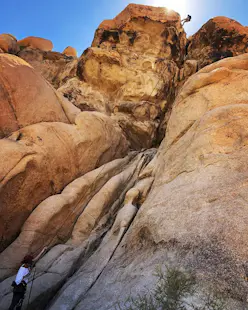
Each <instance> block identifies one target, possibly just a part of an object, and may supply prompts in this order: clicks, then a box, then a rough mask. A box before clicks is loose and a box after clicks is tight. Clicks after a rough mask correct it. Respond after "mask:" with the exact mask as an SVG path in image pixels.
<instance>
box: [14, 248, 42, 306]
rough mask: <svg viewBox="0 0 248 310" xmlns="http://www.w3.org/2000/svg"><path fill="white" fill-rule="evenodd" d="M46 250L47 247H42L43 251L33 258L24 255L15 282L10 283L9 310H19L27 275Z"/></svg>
mask: <svg viewBox="0 0 248 310" xmlns="http://www.w3.org/2000/svg"><path fill="white" fill-rule="evenodd" d="M46 250H47V247H44V248H43V250H42V251H41V252H40V253H39V254H38V255H37V256H36V257H35V258H34V257H33V255H26V256H25V257H24V259H23V261H22V265H21V267H20V268H19V270H18V272H17V275H16V278H15V281H13V282H12V286H13V298H12V301H11V305H10V307H9V310H14V309H16V310H21V308H22V303H23V300H24V297H25V292H26V288H27V283H28V275H29V274H30V272H31V270H32V268H33V267H34V265H35V263H36V262H37V261H38V260H39V259H40V257H41V256H42V255H43V254H44V253H45V252H46Z"/></svg>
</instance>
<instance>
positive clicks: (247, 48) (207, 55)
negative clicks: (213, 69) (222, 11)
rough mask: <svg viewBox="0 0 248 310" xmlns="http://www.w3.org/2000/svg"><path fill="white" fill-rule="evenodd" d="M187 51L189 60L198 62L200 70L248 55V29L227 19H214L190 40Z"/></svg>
mask: <svg viewBox="0 0 248 310" xmlns="http://www.w3.org/2000/svg"><path fill="white" fill-rule="evenodd" d="M187 49H188V55H187V59H195V60H197V61H198V64H199V67H200V68H202V67H204V66H206V65H209V64H211V63H213V62H215V61H218V60H220V59H222V58H226V57H232V56H237V55H240V54H244V53H247V52H248V28H247V27H245V26H242V25H241V24H240V23H238V22H237V21H235V20H233V19H230V18H227V17H223V16H219V17H215V18H212V19H210V20H209V21H208V22H207V23H206V24H204V25H203V26H202V27H201V29H200V30H199V31H198V32H197V33H196V34H194V35H193V36H192V37H191V38H190V40H189V42H188V48H187Z"/></svg>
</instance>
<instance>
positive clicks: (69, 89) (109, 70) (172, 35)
mask: <svg viewBox="0 0 248 310" xmlns="http://www.w3.org/2000/svg"><path fill="white" fill-rule="evenodd" d="M185 45H186V34H185V32H184V30H183V28H182V26H181V19H180V15H179V14H178V13H175V12H173V11H169V10H167V9H165V8H155V7H151V6H144V5H135V4H130V5H128V6H127V7H126V8H125V9H124V10H123V11H122V12H121V13H120V14H119V15H118V16H117V17H115V18H114V19H113V20H111V21H104V22H103V23H101V24H100V25H99V27H98V29H97V30H96V33H95V37H94V40H93V43H92V46H91V47H90V48H88V49H86V50H85V52H84V53H83V55H82V56H81V57H80V58H79V61H78V66H77V76H78V78H79V80H76V79H73V81H70V80H69V81H67V83H66V84H65V85H64V87H62V89H61V90H60V89H59V91H61V92H62V93H63V95H64V96H65V97H67V98H68V99H69V100H71V101H72V102H73V103H74V104H75V105H76V106H77V107H80V108H81V109H82V110H84V109H97V110H99V111H104V110H105V112H106V113H108V114H110V113H112V114H114V115H115V114H116V117H115V119H117V120H118V122H119V124H120V125H121V127H122V128H123V130H124V132H125V133H126V134H127V136H128V138H129V140H130V141H131V143H132V147H133V148H135V149H137V148H140V147H150V146H152V145H155V144H156V143H157V141H158V140H157V138H158V136H159V137H163V135H164V128H162V127H161V128H160V127H159V124H160V122H161V120H162V119H163V118H164V114H165V113H166V111H169V110H170V107H171V104H172V102H173V100H174V96H175V92H176V88H177V87H178V85H179V83H178V82H179V71H180V69H181V68H182V66H183V60H184V52H185ZM191 72H193V70H188V72H187V76H188V75H190V74H191ZM185 75H186V73H185ZM182 76H184V75H183V74H182ZM80 81H81V85H80ZM87 85H88V86H87ZM84 90H87V91H86V92H85V91H84ZM93 93H94V94H96V95H97V102H94V99H93V100H92V94H93ZM99 101H100V102H99ZM103 101H104V102H103ZM142 102H145V106H144V109H142V108H141V105H142ZM99 105H102V106H99ZM135 105H137V109H136V108H135ZM119 106H122V107H124V106H126V107H127V106H128V107H129V108H128V109H125V108H124V109H122V108H120V109H119V108H118V107H119ZM131 106H132V108H130V107H131ZM147 106H150V107H147ZM153 109H155V110H156V117H153V116H151V117H145V119H144V115H143V113H147V111H148V110H151V111H152V110H153ZM120 110H122V111H121V113H120ZM134 111H135V115H134V113H133V112H134ZM138 112H140V114H139V113H138ZM118 118H119V119H118ZM132 125H133V126H132ZM130 128H131V130H130ZM158 133H159V134H158ZM147 135H149V138H147V139H146V137H147ZM159 139H161V138H159ZM136 142H137V143H136Z"/></svg>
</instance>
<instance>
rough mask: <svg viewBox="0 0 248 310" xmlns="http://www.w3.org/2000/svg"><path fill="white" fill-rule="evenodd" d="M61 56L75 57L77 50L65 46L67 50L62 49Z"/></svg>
mask: <svg viewBox="0 0 248 310" xmlns="http://www.w3.org/2000/svg"><path fill="white" fill-rule="evenodd" d="M62 54H65V55H67V56H72V57H77V50H76V49H75V48H74V47H71V46H67V48H65V49H64V51H63V52H62Z"/></svg>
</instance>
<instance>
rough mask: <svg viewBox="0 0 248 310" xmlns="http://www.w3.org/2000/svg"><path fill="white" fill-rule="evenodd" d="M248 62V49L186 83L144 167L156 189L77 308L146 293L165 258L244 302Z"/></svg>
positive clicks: (237, 304)
mask: <svg viewBox="0 0 248 310" xmlns="http://www.w3.org/2000/svg"><path fill="white" fill-rule="evenodd" d="M247 69H248V54H245V55H241V56H238V57H235V58H228V59H225V60H222V61H220V62H218V63H215V64H212V65H210V66H208V67H206V68H204V69H202V70H201V71H199V72H198V73H197V74H196V75H194V76H193V77H191V78H189V80H188V81H187V82H186V84H185V85H184V87H183V88H182V90H181V92H180V94H179V95H178V97H177V99H176V102H175V105H174V107H173V111H172V114H171V117H170V120H169V123H168V128H167V133H166V137H165V139H164V141H163V143H162V145H161V146H160V149H159V152H158V155H157V157H156V158H155V160H154V161H153V162H151V167H153V168H152V169H150V168H149V166H148V167H147V169H146V170H147V171H150V172H152V173H153V174H154V175H155V182H154V184H153V187H152V191H151V192H150V194H149V196H148V198H147V200H146V201H145V202H144V204H143V205H142V207H141V209H140V211H139V212H138V214H137V216H136V217H135V220H134V223H133V226H132V229H130V231H129V233H128V234H127V236H126V239H125V240H123V242H122V245H121V246H120V247H119V250H117V251H116V253H115V255H114V257H113V258H112V263H110V264H109V265H108V267H107V268H106V269H105V270H104V272H103V273H102V275H101V276H100V277H99V279H98V280H97V281H96V283H95V285H94V287H93V288H92V289H91V290H90V291H89V292H88V293H86V294H85V295H84V298H81V302H80V304H78V306H77V307H76V309H84V310H85V309H87V310H88V309H92V308H95V309H114V301H118V299H120V300H125V298H127V297H128V296H129V294H130V291H132V292H133V295H136V294H137V293H138V292H139V293H140V292H141V291H142V288H143V290H144V292H145V286H146V287H147V286H149V282H152V280H151V278H152V276H151V275H152V269H153V270H154V267H155V265H156V264H163V263H164V262H166V263H167V264H172V265H174V266H175V265H176V266H180V268H186V269H187V268H190V269H191V268H193V270H195V271H196V274H197V279H198V281H199V282H198V285H199V286H198V288H200V289H201V288H204V289H206V287H207V288H209V287H212V289H216V290H217V289H218V290H219V291H220V292H221V294H222V296H226V295H227V296H228V297H229V301H228V304H227V306H226V308H225V309H243V308H244V307H245V302H246V295H247V289H246V283H245V282H244V281H243V280H242V278H241V277H240V275H242V274H244V267H245V266H246V261H247V255H248V253H247V248H248V244H247V242H248V240H247V225H248V217H247V212H246V208H247V199H248V197H247V188H246V186H247V128H248V124H247V112H248V105H247V103H248V95H247V86H246V84H247V79H248V71H247ZM223 90H224V91H223ZM145 174H146V171H144V172H143V175H145ZM137 266H139V267H137ZM120 270H121V276H120ZM130 275H132V276H130ZM83 277H84V275H83V274H82V279H83ZM131 278H132V280H131ZM126 286H127V288H126ZM99 292H101V293H99ZM113 292H114V293H113ZM113 294H114V297H113ZM74 296H75V295H74ZM123 296H125V297H123ZM62 304H63V303H61V305H62ZM103 304H104V305H103ZM51 309H52V307H51ZM58 309H59V308H58ZM60 309H62V308H60Z"/></svg>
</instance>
